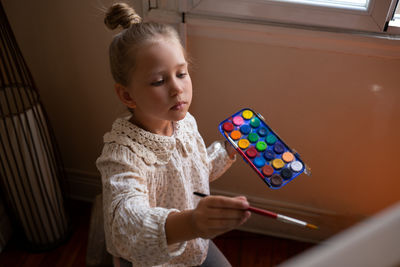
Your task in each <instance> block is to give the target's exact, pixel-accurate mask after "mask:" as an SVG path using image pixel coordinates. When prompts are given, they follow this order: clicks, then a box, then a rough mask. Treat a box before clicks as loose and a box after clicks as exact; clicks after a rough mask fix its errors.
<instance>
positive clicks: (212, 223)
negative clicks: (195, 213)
mask: <svg viewBox="0 0 400 267" xmlns="http://www.w3.org/2000/svg"><path fill="white" fill-rule="evenodd" d="M242 220H243V219H226V220H224V219H210V220H208V221H207V225H208V228H209V229H212V230H219V231H228V230H231V229H233V228H236V227H237V226H239V225H240V223H241V222H242Z"/></svg>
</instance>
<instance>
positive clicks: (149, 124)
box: [129, 112, 174, 136]
mask: <svg viewBox="0 0 400 267" xmlns="http://www.w3.org/2000/svg"><path fill="white" fill-rule="evenodd" d="M129 121H130V122H131V123H133V124H135V125H136V126H138V127H140V128H142V129H143V130H146V131H148V132H151V133H154V134H158V135H163V136H172V135H173V133H174V127H173V122H172V121H167V120H158V119H153V118H143V119H142V118H141V117H140V116H137V115H136V114H135V113H134V112H132V116H131V118H130V119H129Z"/></svg>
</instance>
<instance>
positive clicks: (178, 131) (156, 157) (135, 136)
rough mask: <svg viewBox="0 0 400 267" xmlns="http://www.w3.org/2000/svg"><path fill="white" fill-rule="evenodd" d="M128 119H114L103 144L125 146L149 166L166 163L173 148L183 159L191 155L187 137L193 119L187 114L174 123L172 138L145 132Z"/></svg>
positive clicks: (191, 130) (190, 130)
mask: <svg viewBox="0 0 400 267" xmlns="http://www.w3.org/2000/svg"><path fill="white" fill-rule="evenodd" d="M129 118H130V117H124V118H118V119H116V120H115V121H114V123H113V125H112V130H111V132H108V133H106V134H105V135H104V143H118V144H120V145H124V146H127V147H129V148H130V149H131V150H132V151H133V152H134V153H135V154H136V155H138V156H139V157H141V158H143V160H144V162H145V163H146V164H149V165H152V164H155V163H158V164H166V163H168V162H169V160H170V157H171V155H172V153H173V151H174V150H175V148H177V150H178V151H179V152H181V154H182V156H184V157H187V156H188V155H189V154H191V153H192V147H191V145H190V138H189V136H190V135H191V134H190V133H192V132H193V129H191V127H190V120H194V119H193V117H192V115H190V114H189V113H187V114H186V117H185V118H184V119H183V120H180V121H178V122H174V134H173V135H172V136H163V135H158V134H154V133H151V132H149V131H146V130H144V129H142V128H140V127H138V126H136V125H135V124H133V123H131V122H130V121H129Z"/></svg>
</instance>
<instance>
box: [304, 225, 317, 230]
mask: <svg viewBox="0 0 400 267" xmlns="http://www.w3.org/2000/svg"><path fill="white" fill-rule="evenodd" d="M306 227H308V228H310V229H315V230H317V229H318V226H316V225H314V224H311V223H307V225H306Z"/></svg>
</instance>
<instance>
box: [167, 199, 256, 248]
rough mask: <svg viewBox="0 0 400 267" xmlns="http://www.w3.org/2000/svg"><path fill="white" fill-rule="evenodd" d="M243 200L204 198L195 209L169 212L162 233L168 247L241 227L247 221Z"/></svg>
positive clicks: (244, 200)
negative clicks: (165, 237) (164, 235)
mask: <svg viewBox="0 0 400 267" xmlns="http://www.w3.org/2000/svg"><path fill="white" fill-rule="evenodd" d="M248 207H249V203H248V202H247V200H246V198H245V197H236V198H230V197H223V196H208V197H205V198H203V199H201V200H200V201H199V204H198V205H197V207H196V209H194V210H185V211H182V212H172V213H170V214H169V215H168V217H167V221H166V224H165V232H166V236H167V243H168V245H171V244H174V243H179V242H183V241H187V240H191V239H194V238H198V237H201V238H205V239H210V238H213V237H215V236H217V235H220V234H222V233H225V232H227V231H230V230H232V229H234V228H236V227H238V226H240V225H241V224H243V223H244V222H245V221H247V219H248V218H249V217H250V212H249V211H247V208H248Z"/></svg>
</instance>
